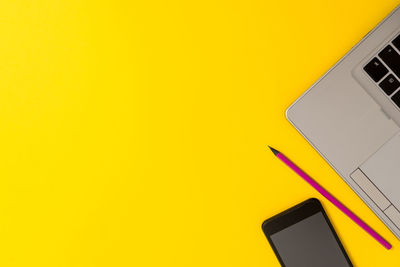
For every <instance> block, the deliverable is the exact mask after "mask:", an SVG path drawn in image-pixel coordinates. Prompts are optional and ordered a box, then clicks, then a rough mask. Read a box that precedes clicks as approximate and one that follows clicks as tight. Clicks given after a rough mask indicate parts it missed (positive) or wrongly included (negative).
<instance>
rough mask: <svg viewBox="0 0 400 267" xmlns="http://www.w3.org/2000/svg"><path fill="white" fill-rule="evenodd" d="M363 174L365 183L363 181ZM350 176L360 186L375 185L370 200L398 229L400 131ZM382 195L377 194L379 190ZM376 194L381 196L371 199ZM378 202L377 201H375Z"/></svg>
mask: <svg viewBox="0 0 400 267" xmlns="http://www.w3.org/2000/svg"><path fill="white" fill-rule="evenodd" d="M363 175H365V176H366V177H365V176H364V177H365V181H364V182H366V183H369V184H365V183H364V182H363V179H364V178H363ZM351 177H352V178H353V180H355V182H356V183H357V184H359V185H360V187H361V188H363V187H364V188H367V190H368V189H371V188H373V187H374V186H375V187H376V189H374V190H377V192H375V193H374V194H372V195H371V193H367V194H369V195H370V196H371V198H372V200H375V201H374V202H375V203H376V204H378V206H379V207H380V208H381V210H383V211H384V212H385V214H386V215H387V216H388V217H389V218H390V220H391V221H392V222H393V223H394V224H395V225H396V226H397V228H399V229H400V212H399V208H400V194H399V189H400V133H398V134H396V135H395V136H394V137H392V138H391V139H390V140H389V141H388V142H386V143H385V144H384V145H383V146H382V147H381V148H379V150H378V151H377V152H376V153H374V154H373V155H372V156H371V157H369V158H368V159H367V160H366V161H365V162H364V163H363V164H362V165H361V166H360V167H359V169H357V170H356V171H355V172H354V173H353V174H352V175H351ZM360 183H361V184H362V183H364V184H363V186H361V184H360ZM366 186H367V187H366ZM378 191H379V192H381V194H383V195H384V198H386V199H387V200H383V199H382V196H381V195H379V192H378ZM376 196H380V197H381V198H380V199H379V198H377V199H373V198H375V197H376ZM377 202H378V203H377Z"/></svg>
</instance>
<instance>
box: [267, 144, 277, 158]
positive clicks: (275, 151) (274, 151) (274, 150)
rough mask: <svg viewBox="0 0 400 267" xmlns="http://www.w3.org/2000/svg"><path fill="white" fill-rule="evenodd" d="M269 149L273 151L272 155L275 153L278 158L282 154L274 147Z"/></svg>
mask: <svg viewBox="0 0 400 267" xmlns="http://www.w3.org/2000/svg"><path fill="white" fill-rule="evenodd" d="M268 147H269V149H271V151H272V153H274V155H275V156H276V155H278V154H279V153H280V152H279V151H278V150H276V149H275V148H272V147H270V146H268Z"/></svg>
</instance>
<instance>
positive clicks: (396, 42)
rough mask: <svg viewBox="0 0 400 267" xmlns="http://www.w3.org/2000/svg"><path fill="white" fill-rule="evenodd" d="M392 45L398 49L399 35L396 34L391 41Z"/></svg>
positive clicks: (399, 43)
mask: <svg viewBox="0 0 400 267" xmlns="http://www.w3.org/2000/svg"><path fill="white" fill-rule="evenodd" d="M392 43H393V45H394V46H395V47H396V48H397V49H399V50H400V35H398V36H397V37H396V38H394V40H393V41H392Z"/></svg>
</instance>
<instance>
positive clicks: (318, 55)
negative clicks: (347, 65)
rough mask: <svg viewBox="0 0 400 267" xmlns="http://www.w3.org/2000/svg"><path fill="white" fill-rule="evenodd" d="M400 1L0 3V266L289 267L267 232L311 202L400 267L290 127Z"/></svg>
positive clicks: (350, 246)
mask: <svg viewBox="0 0 400 267" xmlns="http://www.w3.org/2000/svg"><path fill="white" fill-rule="evenodd" d="M396 4H397V3H396V1H389V0H388V1H365V0H357V1H348V0H340V1H329V2H328V1H327V2H322V1H319V0H308V1H268V0H267V1H260V0H250V1H232V0H229V1H228V0H224V1H210V0H206V1H197V2H194V1H183V0H171V1H82V0H65V1H61V0H54V1H51V0H50V1H49V0H48V1H10V0H5V1H1V2H0V148H1V150H0V151H1V153H0V266H85V267H86V266H138V267H139V266H141V267H142V266H143V267H146V266H174V267H175V266H176V267H179V266H231V267H234V266H246V267H247V266H279V264H278V261H277V260H276V258H275V256H274V254H273V252H272V250H271V249H270V247H269V245H268V243H267V241H266V239H265V237H264V235H263V233H262V231H261V227H260V226H261V223H262V222H263V220H265V219H266V218H268V217H270V216H272V215H274V214H276V213H278V212H280V211H282V210H284V209H286V208H289V207H291V206H292V205H294V204H297V203H299V202H301V201H303V200H305V199H307V198H310V197H317V198H319V199H320V200H322V202H323V206H324V207H325V209H326V210H327V213H328V215H329V217H330V218H331V220H332V223H333V224H334V226H335V228H336V230H337V232H338V234H339V236H340V238H341V239H342V241H343V244H344V246H345V248H346V249H347V251H348V253H349V256H350V258H351V259H352V261H353V262H354V263H355V265H357V266H389V265H390V264H392V265H396V264H399V258H400V250H399V248H400V242H399V241H398V240H397V239H396V238H395V237H394V236H393V235H392V234H391V233H390V231H389V230H388V229H387V228H386V227H385V226H384V225H383V224H382V223H381V222H380V221H379V219H378V218H377V217H376V216H375V215H374V214H373V213H372V212H371V211H370V210H369V209H368V208H367V207H366V205H365V204H363V202H362V201H361V200H360V199H359V198H358V197H357V196H356V195H355V194H354V193H353V192H352V191H351V190H350V189H349V187H348V186H347V185H346V184H345V183H344V182H343V181H342V180H341V179H340V178H339V177H338V176H337V175H336V174H335V172H334V171H333V170H332V169H331V168H330V167H329V166H328V165H327V163H325V162H324V160H323V159H322V158H321V157H320V156H319V155H318V154H317V152H315V151H314V150H313V149H312V148H311V146H310V145H309V144H308V143H307V142H306V141H305V140H304V139H303V138H302V137H301V136H300V134H298V133H297V132H296V131H295V129H294V128H292V127H291V126H290V124H289V123H288V122H287V121H286V119H285V116H284V111H285V109H286V108H287V107H288V106H289V104H291V103H292V102H293V101H294V100H295V99H296V98H297V97H298V96H300V94H301V93H302V92H303V91H305V90H306V89H307V88H308V87H309V86H310V85H311V84H312V83H313V82H314V81H315V80H316V79H317V78H318V77H320V76H321V75H322V74H323V73H324V72H325V71H326V70H328V68H329V67H331V66H332V65H333V64H334V63H335V62H336V61H337V60H338V59H340V58H341V56H343V55H344V54H345V52H347V51H348V50H349V49H350V48H351V47H352V46H353V45H354V44H356V43H357V42H358V41H359V40H360V39H361V38H362V36H363V35H364V34H366V33H367V32H368V31H369V30H370V29H372V28H373V27H374V26H375V25H376V24H377V23H378V22H379V21H380V20H382V19H383V18H384V17H385V16H386V15H387V14H388V13H389V12H390V11H391V10H392V9H393V8H395V6H396ZM268 144H269V145H272V146H274V147H276V148H277V149H279V150H281V151H282V152H284V153H285V154H286V155H287V156H289V157H290V158H291V159H293V160H294V161H295V162H297V163H299V165H301V167H302V168H303V169H304V170H306V171H307V172H308V173H309V174H311V175H312V176H313V177H314V178H316V180H317V181H319V182H320V183H321V184H322V185H323V186H324V187H326V188H327V189H328V190H330V191H331V192H333V193H334V194H335V196H336V197H337V198H339V199H340V200H342V201H343V202H344V203H345V204H346V205H347V206H348V207H349V208H351V209H352V210H353V211H355V212H356V213H357V214H358V215H359V216H360V217H361V218H363V219H364V220H365V221H366V222H367V223H368V224H370V225H371V226H372V227H373V228H375V229H376V230H377V231H378V232H379V233H381V234H382V235H383V236H384V237H385V238H387V239H388V240H389V241H390V242H391V243H392V244H393V246H394V248H393V250H391V251H386V250H385V249H384V248H383V247H382V246H380V245H379V244H378V243H377V242H376V241H374V240H373V239H372V238H371V237H370V236H368V235H367V234H366V233H365V232H364V231H363V230H361V229H360V228H359V227H358V226H357V225H355V224H354V223H353V222H351V221H350V220H349V219H348V218H347V217H346V216H345V215H343V214H342V213H341V212H340V211H338V210H337V209H336V208H335V207H333V206H332V205H331V204H330V203H328V202H327V201H326V200H324V199H322V197H320V196H319V195H318V194H317V193H316V192H314V191H313V190H312V189H311V187H310V186H308V185H307V184H306V183H305V182H303V181H302V180H301V179H300V178H299V177H297V176H296V175H295V174H294V173H293V172H292V171H290V170H289V169H288V168H287V167H286V166H284V165H283V164H282V163H281V162H279V160H277V159H276V158H274V157H273V155H272V153H271V152H270V151H268V150H267V149H266V146H267V145H268Z"/></svg>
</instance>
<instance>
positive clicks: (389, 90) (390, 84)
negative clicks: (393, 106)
mask: <svg viewBox="0 0 400 267" xmlns="http://www.w3.org/2000/svg"><path fill="white" fill-rule="evenodd" d="M399 86H400V82H399V81H398V80H397V79H396V78H395V77H394V76H393V74H389V75H388V76H387V77H386V78H385V79H383V81H381V83H380V84H379V87H380V88H382V90H383V91H384V92H385V93H386V94H387V95H391V94H393V92H394V91H396V89H397V88H399Z"/></svg>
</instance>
